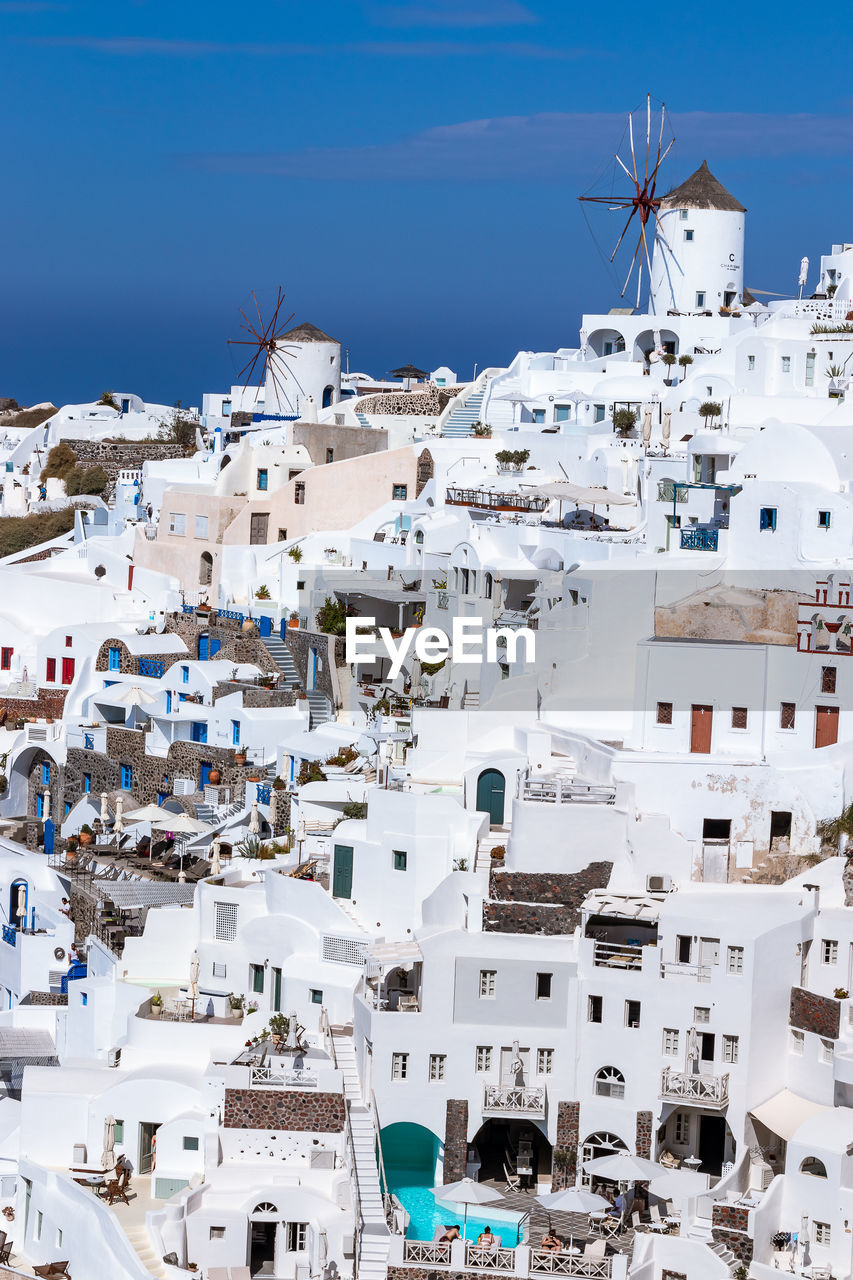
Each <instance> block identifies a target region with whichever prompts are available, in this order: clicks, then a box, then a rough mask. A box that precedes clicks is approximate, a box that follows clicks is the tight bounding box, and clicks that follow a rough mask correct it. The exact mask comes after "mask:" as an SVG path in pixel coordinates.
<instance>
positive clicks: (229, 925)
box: [213, 902, 240, 942]
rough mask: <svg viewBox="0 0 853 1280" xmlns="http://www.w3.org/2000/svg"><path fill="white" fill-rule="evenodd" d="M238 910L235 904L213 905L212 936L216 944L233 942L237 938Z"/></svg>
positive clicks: (220, 903) (219, 903)
mask: <svg viewBox="0 0 853 1280" xmlns="http://www.w3.org/2000/svg"><path fill="white" fill-rule="evenodd" d="M239 912H240V908H239V906H238V904H237V903H236V902H217V903H215V910H214V914H215V923H214V926H213V936H214V938H216V940H217V941H218V942H233V941H234V939H235V938H236V937H237V920H238V918H239Z"/></svg>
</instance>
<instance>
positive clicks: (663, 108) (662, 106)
mask: <svg viewBox="0 0 853 1280" xmlns="http://www.w3.org/2000/svg"><path fill="white" fill-rule="evenodd" d="M665 120H666V103H665V102H662V103H661V104H660V136H659V137H658V158H657V160H656V161H655V167H654V169H653V171H652V176H653V177H654V174H656V173H657V171H658V169H659V168H660V160H661V156H660V149H661V147H662V146H663V126H664V121H665ZM674 141H675V139H674V138H673V142H674Z"/></svg>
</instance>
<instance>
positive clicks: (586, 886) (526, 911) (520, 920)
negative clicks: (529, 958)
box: [483, 862, 613, 937]
mask: <svg viewBox="0 0 853 1280" xmlns="http://www.w3.org/2000/svg"><path fill="white" fill-rule="evenodd" d="M612 868H613V863H612V862H591V863H590V864H589V866H587V867H584V868H583V870H582V871H577V872H574V873H573V874H560V875H547V874H541V873H534V872H522V871H492V873H491V875H490V877H489V900H488V901H486V902H484V904H483V929H484V931H485V932H487V933H538V934H545V935H547V936H549V937H553V936H555V935H557V934H564V933H573V932H574V930H575V929H576V927H577V926H578V924H579V923H580V908H581V904H582V903H583V900H584V898H585V897H586V896H587V894H588V893H589V892H590V891H591V890H592V889H602V888H604V887H605V886H606V885H607V884H608V882H609V880H610V872H611V870H612Z"/></svg>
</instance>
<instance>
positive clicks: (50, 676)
mask: <svg viewBox="0 0 853 1280" xmlns="http://www.w3.org/2000/svg"><path fill="white" fill-rule="evenodd" d="M44 678H45V680H46V681H47V683H48V684H53V683H54V681H55V680H56V658H48V660H47V662H46V663H45V672H44Z"/></svg>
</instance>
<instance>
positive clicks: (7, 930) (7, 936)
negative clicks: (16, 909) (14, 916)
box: [3, 924, 18, 947]
mask: <svg viewBox="0 0 853 1280" xmlns="http://www.w3.org/2000/svg"><path fill="white" fill-rule="evenodd" d="M17 939H18V931H17V929H15V928H14V926H13V925H11V924H4V925H3V941H4V942H6V943H8V945H9V946H10V947H14V946H16V945H17Z"/></svg>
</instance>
